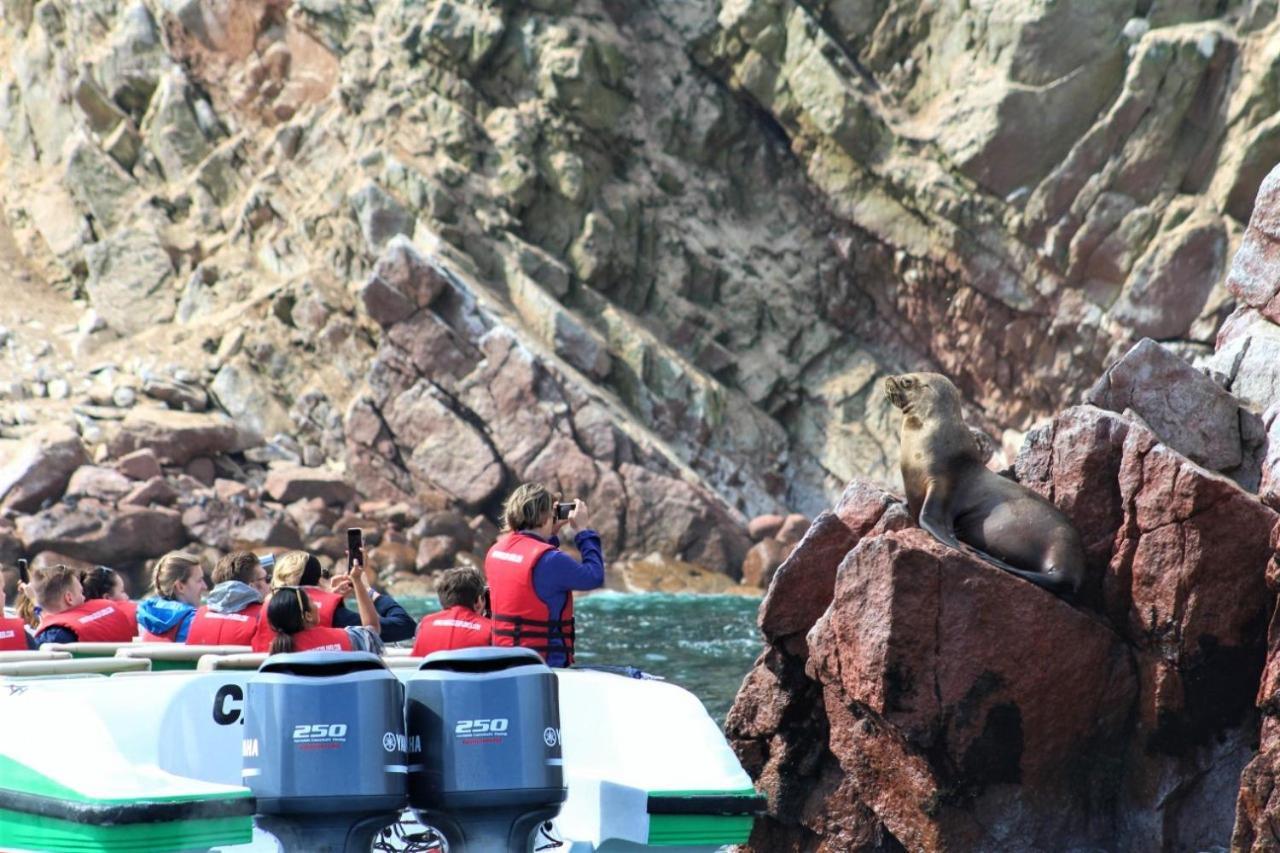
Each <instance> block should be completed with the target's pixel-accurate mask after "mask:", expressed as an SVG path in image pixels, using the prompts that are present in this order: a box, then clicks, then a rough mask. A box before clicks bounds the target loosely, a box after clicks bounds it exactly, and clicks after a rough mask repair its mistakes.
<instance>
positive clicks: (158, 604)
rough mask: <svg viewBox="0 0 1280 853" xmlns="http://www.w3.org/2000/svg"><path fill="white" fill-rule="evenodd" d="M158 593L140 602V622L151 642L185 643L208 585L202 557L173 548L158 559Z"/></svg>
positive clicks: (155, 584) (154, 579)
mask: <svg viewBox="0 0 1280 853" xmlns="http://www.w3.org/2000/svg"><path fill="white" fill-rule="evenodd" d="M152 586H153V587H155V595H154V596H152V597H150V598H144V599H143V600H142V601H140V602H138V625H139V626H140V627H141V628H142V639H143V640H146V641H148V642H161V643H182V642H185V641H186V639H187V632H188V631H189V630H190V629H191V620H192V619H194V618H195V615H196V608H197V607H199V606H200V596H202V595H203V594H204V591H205V590H206V589H208V588H209V587H208V585H207V584H205V581H204V566H202V565H200V560H199V558H198V557H193V556H192V555H190V554H183V553H182V552H180V551H170V552H169V553H168V554H165V555H164V556H163V557H161V558H160V561H159V562H157V563H156V568H155V572H154V573H153V575H152Z"/></svg>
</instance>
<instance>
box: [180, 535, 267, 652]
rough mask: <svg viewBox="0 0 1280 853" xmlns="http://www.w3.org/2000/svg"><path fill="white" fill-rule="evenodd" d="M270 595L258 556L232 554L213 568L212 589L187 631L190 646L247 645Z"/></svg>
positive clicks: (241, 553)
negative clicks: (264, 603) (263, 605)
mask: <svg viewBox="0 0 1280 853" xmlns="http://www.w3.org/2000/svg"><path fill="white" fill-rule="evenodd" d="M270 594H271V583H270V581H269V580H268V579H267V570H266V569H265V568H263V565H262V561H261V560H259V559H258V555H257V554H251V553H249V552H248V551H232V552H231V553H230V554H227V555H226V556H225V557H223V558H222V559H221V560H219V561H218V565H216V566H214V569H213V590H212V591H211V592H210V593H209V597H208V599H207V600H206V604H205V606H204V607H201V608H199V609H197V610H196V615H195V617H194V618H193V619H192V620H191V629H190V630H189V631H187V643H188V644H189V645H210V646H250V645H253V635H254V634H255V633H256V632H257V630H258V622H259V616H260V615H261V613H262V602H263V601H265V600H266V599H267V597H268V596H269V595H270Z"/></svg>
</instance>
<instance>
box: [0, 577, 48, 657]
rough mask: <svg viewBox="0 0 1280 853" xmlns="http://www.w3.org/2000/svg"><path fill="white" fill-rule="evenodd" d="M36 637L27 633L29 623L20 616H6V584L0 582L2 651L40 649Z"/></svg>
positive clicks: (0, 646) (0, 637)
mask: <svg viewBox="0 0 1280 853" xmlns="http://www.w3.org/2000/svg"><path fill="white" fill-rule="evenodd" d="M38 648H40V647H39V646H37V645H36V641H35V638H34V637H32V636H31V635H30V634H28V633H27V623H26V622H24V621H22V617H20V616H6V615H5V612H4V584H0V652H21V651H25V650H27V649H38Z"/></svg>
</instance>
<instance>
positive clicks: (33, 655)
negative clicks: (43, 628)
mask: <svg viewBox="0 0 1280 853" xmlns="http://www.w3.org/2000/svg"><path fill="white" fill-rule="evenodd" d="M26 660H71V653H70V652H46V651H43V650H41V651H38V652H36V651H16V652H0V663H18V662H19V661H26Z"/></svg>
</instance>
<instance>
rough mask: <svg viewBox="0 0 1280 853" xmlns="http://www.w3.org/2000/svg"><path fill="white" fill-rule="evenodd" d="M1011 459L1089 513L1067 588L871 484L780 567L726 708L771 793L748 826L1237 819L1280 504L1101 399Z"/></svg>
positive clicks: (972, 837) (898, 828)
mask: <svg viewBox="0 0 1280 853" xmlns="http://www.w3.org/2000/svg"><path fill="white" fill-rule="evenodd" d="M1016 470H1017V474H1018V476H1019V477H1020V478H1021V479H1022V480H1023V482H1025V483H1026V484H1027V485H1029V486H1031V487H1032V488H1035V489H1037V490H1038V491H1040V492H1041V493H1042V494H1045V495H1046V496H1048V497H1049V498H1050V499H1052V500H1054V501H1055V503H1056V504H1057V505H1058V506H1059V507H1060V508H1061V509H1063V511H1064V512H1066V513H1067V515H1068V516H1069V517H1071V518H1072V520H1073V522H1074V523H1075V524H1076V525H1077V527H1078V528H1079V529H1080V531H1081V533H1082V535H1083V538H1084V541H1085V543H1086V548H1087V550H1088V554H1089V558H1090V569H1091V576H1090V581H1089V583H1088V584H1087V585H1086V588H1085V590H1084V591H1083V592H1082V595H1081V600H1080V601H1078V602H1076V605H1075V606H1072V605H1071V604H1068V603H1066V602H1064V601H1062V600H1060V599H1058V598H1055V597H1053V596H1052V595H1049V594H1047V593H1045V592H1044V591H1043V590H1040V589H1038V588H1035V587H1033V586H1032V585H1030V584H1027V583H1024V582H1022V581H1020V580H1018V579H1016V578H1013V577H1011V576H1009V575H1007V574H1004V573H1002V572H1000V571H998V570H996V569H994V568H992V567H990V566H987V565H985V564H983V563H981V562H978V561H976V560H974V559H972V558H970V557H967V556H965V555H962V554H960V553H958V552H955V551H952V550H950V549H947V548H944V547H942V546H941V545H939V544H938V543H937V542H936V541H934V540H933V539H932V538H931V537H929V536H928V535H927V534H925V533H923V532H922V531H920V530H918V529H916V528H914V527H913V526H912V525H911V523H910V521H909V519H908V518H907V517H906V514H905V510H904V509H903V507H902V505H901V504H900V503H897V502H895V501H894V499H893V498H891V497H890V496H889V495H886V494H884V493H883V492H879V491H878V490H876V489H873V488H871V487H868V486H866V485H863V484H857V483H855V484H853V485H852V486H851V487H850V488H849V489H848V490H847V491H846V494H845V496H844V498H843V499H842V500H841V503H840V505H839V506H838V507H837V508H836V511H835V512H833V513H824V514H823V515H821V516H819V517H818V518H817V519H816V520H815V521H814V523H813V525H812V526H811V527H810V529H809V532H808V534H807V535H806V536H805V538H804V539H803V540H802V541H801V543H800V544H799V545H798V546H797V548H796V549H795V551H794V552H793V553H792V554H791V556H790V557H789V558H788V559H787V561H786V562H785V563H784V565H783V566H782V567H780V568H779V570H778V572H777V575H776V577H775V579H774V582H773V585H772V586H771V588H770V591H769V593H768V595H767V597H766V599H765V601H764V603H763V604H762V606H761V611H760V624H761V629H762V631H763V632H764V635H765V638H766V640H767V641H768V642H769V647H768V648H767V649H766V651H765V653H764V655H762V656H761V658H760V660H759V661H757V664H756V668H755V669H754V670H753V672H752V673H751V675H750V676H749V677H748V679H747V680H746V682H745V683H744V685H743V688H742V691H741V692H740V694H739V697H738V700H737V702H736V703H735V706H734V708H733V710H732V712H731V713H730V715H729V718H728V720H727V724H726V728H727V731H728V733H729V735H730V738H731V740H732V742H733V744H734V746H735V748H736V749H737V751H738V754H739V755H740V757H741V758H742V759H743V763H744V765H745V766H747V767H748V770H749V771H750V772H751V773H752V774H753V775H754V776H755V777H756V778H757V780H758V783H759V785H760V787H761V788H762V790H764V791H765V792H766V793H768V795H769V797H770V811H769V815H768V817H766V818H765V819H763V820H762V821H761V822H760V823H759V826H758V827H757V830H756V833H755V835H754V836H753V839H752V846H753V849H755V850H759V851H764V850H776V849H796V850H812V849H829V850H834V849H842V850H845V849H877V848H879V847H882V846H886V845H890V844H891V841H890V839H892V840H896V842H897V843H899V844H902V845H903V846H905V847H906V848H907V849H913V850H914V849H993V850H994V849H1025V848H1038V849H1061V848H1063V847H1068V846H1074V845H1080V846H1104V847H1107V848H1108V849H1111V848H1114V847H1123V848H1126V849H1137V850H1147V849H1150V850H1159V849H1173V848H1174V847H1177V848H1179V849H1182V848H1183V846H1184V845H1186V846H1187V849H1204V848H1205V847H1207V846H1212V845H1214V844H1222V843H1224V842H1225V840H1226V838H1227V837H1228V836H1229V835H1230V833H1231V826H1232V821H1233V815H1232V813H1231V800H1232V792H1233V791H1234V785H1235V781H1234V780H1235V779H1236V778H1237V777H1238V774H1239V772H1240V769H1241V768H1242V767H1243V765H1244V763H1245V762H1246V761H1247V760H1248V758H1249V755H1250V748H1251V742H1252V741H1253V739H1254V738H1255V737H1256V734H1257V723H1256V718H1255V717H1254V716H1253V714H1252V713H1251V710H1252V709H1251V705H1252V702H1253V696H1254V693H1255V690H1256V686H1257V684H1258V680H1259V678H1260V675H1261V672H1262V665H1263V652H1264V636H1263V628H1264V623H1265V620H1266V617H1267V615H1268V613H1269V608H1270V605H1271V601H1270V597H1269V596H1268V594H1267V592H1266V589H1265V588H1264V574H1265V570H1266V566H1267V562H1268V559H1269V558H1270V556H1271V550H1270V549H1271V547H1273V546H1270V545H1269V535H1270V531H1271V530H1272V529H1273V528H1274V527H1275V525H1276V524H1277V516H1276V513H1275V512H1274V511H1272V510H1271V509H1269V508H1267V507H1266V506H1265V505H1263V504H1262V503H1261V502H1260V501H1259V500H1258V499H1257V498H1256V497H1255V496H1253V495H1251V494H1249V493H1247V492H1245V491H1243V490H1242V489H1240V487H1239V486H1238V485H1236V484H1235V483H1234V482H1232V481H1230V480H1228V479H1227V478H1225V477H1221V476H1218V475H1215V474H1213V473H1211V472H1208V471H1205V470H1204V469H1201V468H1199V467H1198V466H1196V465H1195V464H1194V463H1192V462H1190V461H1189V460H1187V459H1186V458H1185V457H1182V456H1181V455H1179V454H1178V453H1176V452H1174V451H1173V450H1171V449H1169V448H1168V447H1167V446H1165V445H1163V444H1161V443H1160V442H1159V440H1158V439H1157V438H1156V437H1155V435H1154V434H1152V433H1151V432H1150V431H1149V430H1147V429H1146V428H1145V427H1143V426H1141V425H1139V424H1137V423H1133V422H1131V421H1128V420H1126V419H1125V418H1123V417H1121V416H1119V415H1115V414H1113V413H1109V412H1104V411H1101V410H1098V409H1094V408H1091V407H1079V408H1075V409H1071V410H1068V411H1067V412H1065V413H1063V414H1062V415H1061V416H1059V417H1058V418H1057V419H1056V420H1055V421H1054V422H1053V423H1052V424H1051V425H1050V426H1049V427H1047V428H1045V429H1043V430H1039V431H1037V432H1035V433H1033V434H1032V435H1031V436H1029V438H1028V442H1027V445H1026V447H1025V448H1024V451H1023V453H1022V455H1021V456H1020V457H1019V460H1018V464H1017V468H1016ZM1273 639H1274V638H1273ZM1276 671H1277V672H1280V665H1278V666H1277V667H1276ZM1277 680H1280V678H1278V679H1277ZM1259 702H1260V703H1261V702H1262V699H1261V698H1260V699H1259ZM1258 772H1259V774H1261V775H1265V773H1264V771H1263V770H1259V771H1258ZM1265 772H1269V771H1265ZM1224 786H1225V787H1224ZM1224 791H1225V793H1224ZM836 839H841V840H840V841H837V840H836ZM842 845H843V846H842Z"/></svg>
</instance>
